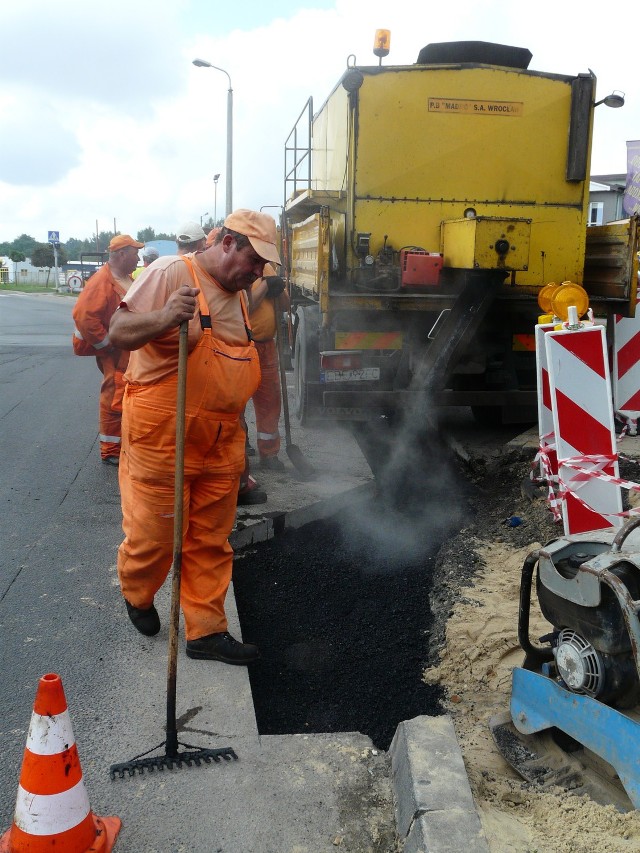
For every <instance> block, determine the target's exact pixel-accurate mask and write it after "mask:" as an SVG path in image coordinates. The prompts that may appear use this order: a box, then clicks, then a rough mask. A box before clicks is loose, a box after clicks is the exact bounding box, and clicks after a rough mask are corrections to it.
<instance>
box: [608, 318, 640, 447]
mask: <svg viewBox="0 0 640 853" xmlns="http://www.w3.org/2000/svg"><path fill="white" fill-rule="evenodd" d="M638 314H640V312H638V310H637V306H636V316H635V317H622V316H620V315H619V314H616V317H615V324H614V327H613V405H614V408H615V410H616V412H618V413H619V415H620V416H621V418H622V420H623V422H624V423H625V432H626V433H628V434H629V435H637V434H638V418H639V417H640V316H638Z"/></svg>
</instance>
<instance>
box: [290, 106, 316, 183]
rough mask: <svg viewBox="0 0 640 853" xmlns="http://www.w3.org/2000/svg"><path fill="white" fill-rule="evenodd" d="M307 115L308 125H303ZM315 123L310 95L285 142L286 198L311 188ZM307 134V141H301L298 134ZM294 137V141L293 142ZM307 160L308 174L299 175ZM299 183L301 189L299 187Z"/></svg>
mask: <svg viewBox="0 0 640 853" xmlns="http://www.w3.org/2000/svg"><path fill="white" fill-rule="evenodd" d="M305 115H306V125H305V126H303V125H302V119H303V118H304V117H305ZM312 124H313V97H310V98H309V100H308V101H307V103H306V104H305V105H304V107H303V108H302V111H301V113H300V115H299V116H298V118H297V119H296V121H295V124H294V125H293V128H292V130H291V133H290V134H289V136H287V139H286V141H285V143H284V197H285V199H287V198H289V196H290V195H291V197H295V196H296V195H297V194H298V192H301V191H302V190H304V189H308V190H310V189H311V128H312ZM303 133H304V134H305V137H306V142H299V140H298V135H302V134H303ZM292 137H293V142H292ZM290 153H293V165H291V166H290V162H291V161H290V157H289V154H290ZM305 161H306V166H307V176H306V178H300V177H299V171H300V167H301V166H303V164H304V163H305ZM291 184H293V190H292V192H291V193H289V192H288V189H289V186H290V185H291ZM298 184H300V185H301V189H300V190H299V189H298Z"/></svg>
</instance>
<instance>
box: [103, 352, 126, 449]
mask: <svg viewBox="0 0 640 853" xmlns="http://www.w3.org/2000/svg"><path fill="white" fill-rule="evenodd" d="M128 361H129V353H126V352H120V351H118V350H116V351H115V352H114V353H107V354H106V355H104V356H97V357H96V363H97V365H98V368H99V370H100V372H101V373H102V384H101V385H100V402H99V409H98V418H99V429H100V458H101V459H106V458H107V457H108V456H119V455H120V444H121V436H122V396H123V394H124V386H125V382H124V379H123V376H124V372H125V370H126V369H127V363H128Z"/></svg>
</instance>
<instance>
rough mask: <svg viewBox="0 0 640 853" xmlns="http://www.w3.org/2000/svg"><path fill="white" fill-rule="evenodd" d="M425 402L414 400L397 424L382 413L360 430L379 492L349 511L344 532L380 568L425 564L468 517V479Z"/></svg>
mask: <svg viewBox="0 0 640 853" xmlns="http://www.w3.org/2000/svg"><path fill="white" fill-rule="evenodd" d="M425 408H426V407H425V406H424V405H422V406H414V410H413V411H412V412H409V413H408V414H406V415H405V417H404V419H403V420H402V421H401V422H396V423H395V424H394V423H392V422H390V421H389V420H386V419H380V420H379V421H378V422H377V423H375V424H372V425H366V426H362V427H359V428H358V429H357V430H356V438H357V440H358V442H359V444H360V447H361V449H362V451H363V453H364V455H365V456H366V458H367V461H368V462H369V464H370V465H371V469H372V471H373V473H374V475H375V478H376V487H377V497H376V499H375V500H374V501H373V502H372V503H370V504H367V505H366V509H363V508H362V507H361V508H359V509H358V508H354V509H353V510H352V511H351V512H350V513H349V514H348V518H347V519H346V520H345V528H344V532H345V539H346V540H347V541H349V542H353V546H354V549H364V550H365V552H366V554H367V560H368V562H370V564H371V565H372V566H373V567H374V568H373V570H374V571H376V572H381V573H384V572H394V571H400V570H403V569H407V568H410V566H411V564H416V565H417V566H418V565H420V566H421V565H422V564H423V563H424V561H425V560H426V559H428V558H429V557H433V556H434V555H435V553H436V552H437V550H438V549H439V548H440V546H441V544H442V542H443V541H444V539H446V537H447V536H448V535H449V534H451V533H452V532H453V531H457V530H459V528H460V525H461V523H462V519H463V517H464V513H465V504H466V496H465V493H464V485H463V484H462V483H461V478H460V476H459V475H456V472H455V470H454V465H453V462H452V457H451V453H450V451H449V450H448V448H447V447H446V446H445V444H444V442H443V440H442V437H441V436H440V435H439V433H438V431H437V428H436V427H435V426H434V424H433V423H432V421H431V418H430V417H428V416H425V415H426V414H427V413H426V411H425Z"/></svg>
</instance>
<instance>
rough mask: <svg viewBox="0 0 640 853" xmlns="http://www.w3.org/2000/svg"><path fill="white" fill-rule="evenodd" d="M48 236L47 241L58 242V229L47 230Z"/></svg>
mask: <svg viewBox="0 0 640 853" xmlns="http://www.w3.org/2000/svg"><path fill="white" fill-rule="evenodd" d="M47 233H48V234H49V236H48V237H47V243H59V242H60V232H59V231H48V232H47Z"/></svg>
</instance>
